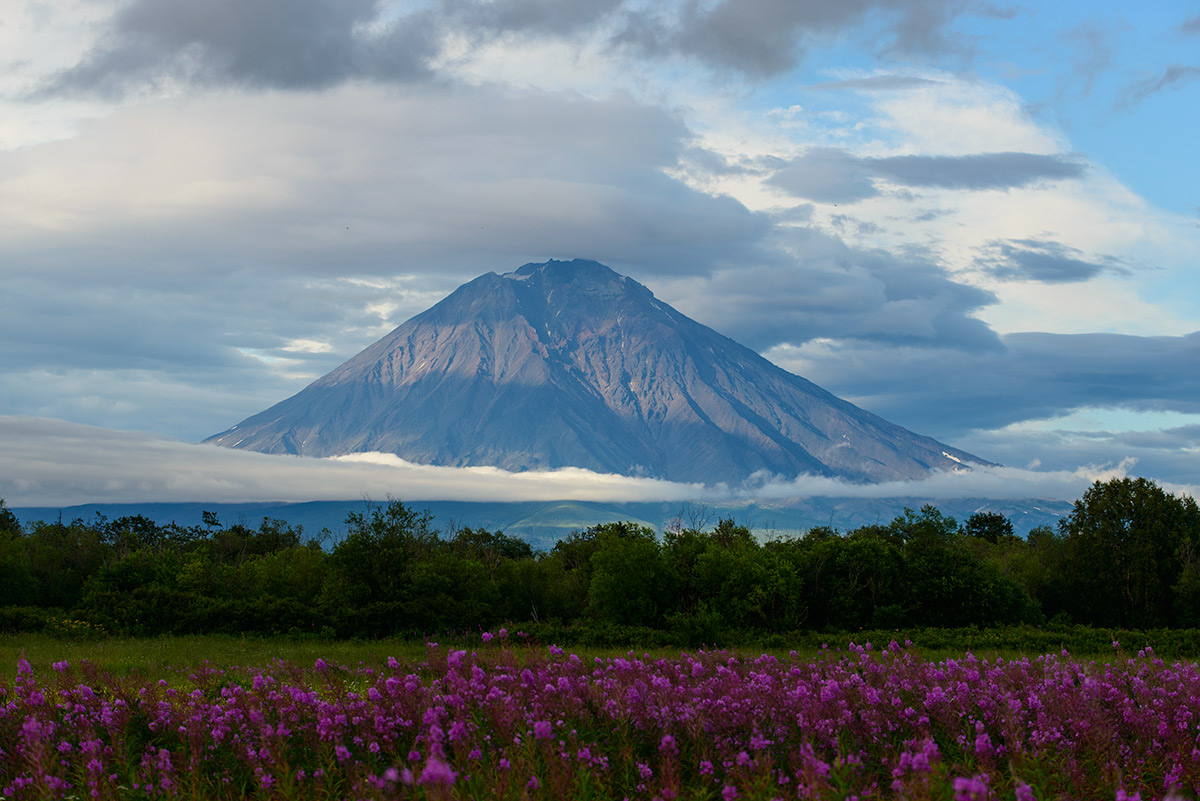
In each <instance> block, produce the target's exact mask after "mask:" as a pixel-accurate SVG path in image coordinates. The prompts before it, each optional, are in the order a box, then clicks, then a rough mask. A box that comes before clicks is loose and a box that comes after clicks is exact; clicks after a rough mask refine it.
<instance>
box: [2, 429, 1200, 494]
mask: <svg viewBox="0 0 1200 801" xmlns="http://www.w3.org/2000/svg"><path fill="white" fill-rule="evenodd" d="M0 440H2V441H3V442H4V443H5V447H4V448H3V450H0V498H3V499H4V500H5V502H6V503H7V504H8V505H9V506H70V505H77V504H83V503H120V502H124V503H137V502H152V501H153V502H185V501H208V502H212V503H227V502H239V501H312V500H354V499H356V498H361V497H385V496H394V497H398V498H404V499H411V500H421V501H433V500H462V501H522V500H524V501H550V500H586V501H685V500H701V501H712V502H718V501H727V500H728V501H737V500H751V499H755V498H757V499H763V500H770V499H778V498H785V497H786V498H792V497H810V496H812V497H854V498H902V497H921V498H931V499H935V500H936V499H949V498H968V497H969V498H991V499H1008V500H1011V499H1028V498H1041V499H1048V500H1073V499H1075V498H1077V497H1079V496H1080V495H1081V494H1082V492H1083V491H1084V490H1085V489H1086V488H1087V487H1088V486H1089V484H1090V483H1091V482H1092V481H1095V480H1104V479H1107V478H1111V477H1119V476H1124V475H1126V473H1127V472H1128V470H1129V468H1130V467H1131V466H1132V464H1131V463H1130V462H1128V461H1125V462H1121V463H1119V464H1116V465H1101V466H1095V467H1082V468H1077V469H1073V470H1057V471H1046V472H1039V471H1032V470H1020V469H1015V468H1004V467H997V468H975V469H972V470H969V471H968V470H964V471H960V472H953V473H936V474H934V475H933V476H931V477H930V478H928V479H926V480H923V481H907V482H889V483H885V484H874V485H862V484H852V483H848V482H845V481H840V480H837V479H829V478H819V477H813V476H801V477H799V478H797V479H796V480H794V481H790V482H779V481H772V482H765V483H763V484H761V485H755V486H753V487H750V488H732V489H731V488H726V487H717V488H712V487H708V488H705V487H701V486H699V485H689V484H677V483H672V482H667V481H657V480H653V479H636V478H628V477H624V476H616V475H603V474H597V473H593V472H590V471H588V470H581V469H578V468H568V469H564V470H554V471H548V472H527V473H509V472H506V471H504V470H501V469H499V468H495V467H466V468H453V467H433V466H429V465H416V464H412V463H409V462H405V461H403V460H401V459H399V458H398V457H396V456H394V455H392V454H356V455H353V456H344V457H336V458H332V459H309V458H303V457H294V456H273V455H267V454H261V453H253V452H248V451H238V450H231V449H226V448H219V447H216V446H208V445H192V444H187V443H182V442H176V441H172V440H164V439H160V438H157V437H153V436H150V435H147V434H140V433H131V432H118V431H112V430H110V429H102V428H95V427H91V426H82V425H78V424H74V423H67V422H64V421H61V420H52V419H46V418H36V417H25V416H0ZM1164 486H1165V487H1166V488H1167V489H1169V490H1171V491H1176V492H1179V491H1186V492H1189V493H1191V494H1196V493H1197V490H1198V488H1197V487H1195V486H1181V485H1173V484H1164Z"/></svg>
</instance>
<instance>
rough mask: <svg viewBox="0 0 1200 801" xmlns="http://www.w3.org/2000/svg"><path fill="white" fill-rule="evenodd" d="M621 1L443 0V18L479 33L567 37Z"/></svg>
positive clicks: (598, 20)
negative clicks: (444, 15) (445, 17)
mask: <svg viewBox="0 0 1200 801" xmlns="http://www.w3.org/2000/svg"><path fill="white" fill-rule="evenodd" d="M624 5H625V0H445V2H444V3H443V6H444V8H445V12H446V16H447V17H448V18H450V19H451V20H453V21H455V22H456V23H458V24H459V25H461V26H462V27H463V28H465V29H466V30H468V31H474V32H476V33H479V34H493V35H494V34H505V33H520V34H525V35H543V36H570V35H572V34H576V33H579V32H581V31H585V30H587V29H589V28H592V27H594V26H596V25H598V24H599V23H601V22H603V21H604V20H605V19H606V18H608V17H611V16H613V15H614V14H615V13H616V12H617V11H618V10H620V9H621V8H622V7H623V6H624Z"/></svg>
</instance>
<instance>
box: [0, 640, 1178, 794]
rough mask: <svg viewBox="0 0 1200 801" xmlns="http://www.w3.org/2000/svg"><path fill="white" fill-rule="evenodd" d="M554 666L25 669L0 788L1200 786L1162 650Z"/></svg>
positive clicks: (851, 654) (483, 790)
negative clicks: (1095, 657) (1124, 655)
mask: <svg viewBox="0 0 1200 801" xmlns="http://www.w3.org/2000/svg"><path fill="white" fill-rule="evenodd" d="M558 650H559V653H557V654H556V653H554V652H553V651H552V650H550V649H547V650H546V651H541V650H536V649H531V650H530V651H528V652H525V653H523V654H522V655H521V656H520V657H519V658H516V657H514V656H513V654H512V652H511V651H510V650H508V649H506V648H500V647H497V648H492V649H489V650H488V651H486V653H484V654H482V655H481V654H475V653H469V652H467V651H460V650H451V651H450V652H449V653H447V652H443V651H437V652H434V651H433V649H430V651H428V652H427V656H426V657H425V661H424V662H421V663H419V664H416V663H414V664H409V663H405V662H402V661H400V660H396V659H395V658H394V657H393V658H391V659H389V660H388V663H387V664H388V667H387V669H386V670H383V671H379V670H374V669H372V668H370V667H369V666H365V665H361V664H360V665H359V666H358V667H357V668H348V667H340V666H333V665H331V664H329V663H326V662H325V661H324V660H320V662H319V663H314V665H313V667H312V668H309V669H304V668H300V667H297V666H291V665H286V664H283V663H279V664H278V665H276V666H275V667H273V668H272V669H270V670H256V671H238V670H233V669H229V670H218V669H215V668H211V667H205V668H202V669H199V670H196V671H195V672H193V673H190V674H188V673H181V674H180V675H179V676H177V677H176V678H175V679H173V680H171V681H159V680H155V681H152V682H145V681H142V680H140V679H137V678H136V677H120V678H114V677H103V678H97V677H95V676H94V675H92V674H85V675H88V679H87V683H86V684H84V683H77V682H76V680H75V679H74V678H73V677H72V674H71V668H70V667H69V666H67V667H65V668H64V669H63V670H58V669H57V667H56V668H55V672H54V673H50V671H46V673H45V674H41V673H38V672H35V671H34V670H33V669H32V667H30V666H28V662H27V661H26V662H25V664H20V663H19V664H18V672H17V676H16V680H15V681H13V680H11V679H9V680H8V681H7V683H6V679H5V677H3V676H0V744H3V745H2V746H0V747H3V749H4V752H3V753H0V794H2V795H4V796H5V798H12V799H14V801H15V800H16V799H22V800H23V799H33V798H42V797H66V796H77V797H81V798H85V797H92V798H103V799H115V798H120V797H123V796H122V794H123V793H124V794H128V793H130V792H135V793H137V794H139V795H141V796H143V797H150V796H153V797H154V798H159V797H164V798H171V797H176V796H188V797H213V796H216V797H231V796H236V795H237V793H238V792H239V790H238V789H236V788H245V790H244V791H246V792H261V793H263V794H264V795H269V794H287V795H288V796H289V797H294V798H296V799H310V798H311V799H317V798H322V799H323V798H329V797H353V798H363V799H377V798H380V797H381V794H387V793H392V794H394V793H395V792H397V791H398V789H397V788H399V785H401V784H413V783H414V780H413V774H414V773H416V774H418V779H417V782H419V783H421V784H422V786H423V787H424V788H425V789H424V790H422V791H420V792H423V793H426V794H428V795H430V796H438V797H446V796H448V795H449V794H450V793H451V790H449V789H448V788H450V787H451V786H452V787H453V794H454V795H457V796H461V797H481V796H487V795H489V794H494V795H507V796H512V797H516V796H519V795H520V794H521V792H532V789H530V790H527V791H526V790H522V782H521V780H520V779H519V778H517V777H521V776H529V777H530V778H532V779H534V780H535V781H536V782H537V787H538V789H539V792H544V793H548V794H552V795H554V796H555V797H571V796H572V795H574V794H579V793H580V792H582V788H583V785H582V784H580V782H584V781H586V782H588V785H587V787H588V788H589V789H588V790H587V791H588V792H591V793H593V794H595V795H598V796H600V797H611V798H621V797H624V796H629V797H644V798H651V797H654V796H658V797H661V798H664V799H668V798H683V797H690V795H692V794H693V793H692V791H693V790H696V791H697V792H701V793H707V794H708V795H709V796H710V797H711V796H713V795H717V794H718V793H717V791H718V789H719V790H720V791H721V793H720V794H721V795H724V792H725V788H727V787H728V788H732V791H733V792H736V793H738V794H739V796H743V797H750V798H756V799H757V798H760V797H761V798H767V797H769V796H770V790H768V789H767V788H784V787H786V788H787V792H786V793H785V794H784V795H785V796H786V797H788V798H798V799H812V798H820V797H852V796H860V797H873V798H890V797H896V798H900V797H906V798H930V797H945V796H949V797H955V798H956V799H964V801H966V800H968V799H970V800H973V801H978V799H983V798H992V797H995V798H1009V799H1012V798H1016V799H1017V801H1028V799H1030V798H1032V797H1033V795H1034V789H1033V788H1032V787H1030V786H1029V785H1027V784H1025V783H1024V782H1021V781H1019V779H1018V778H1017V775H1018V774H1017V772H1018V771H1019V772H1020V773H1019V775H1022V776H1030V775H1041V776H1052V778H1051V779H1048V780H1045V781H1050V782H1051V784H1052V785H1053V786H1048V785H1046V784H1045V781H1042V783H1041V785H1040V786H1039V787H1038V793H1039V794H1040V795H1042V796H1043V797H1075V798H1101V797H1111V795H1112V794H1113V793H1114V792H1116V790H1115V789H1114V788H1112V787H1111V786H1109V785H1104V784H1102V783H1099V782H1100V781H1101V780H1100V779H1098V778H1097V777H1098V776H1100V775H1107V776H1122V777H1123V780H1124V782H1125V786H1124V788H1122V790H1121V791H1120V793H1119V794H1118V797H1121V798H1124V799H1125V801H1131V799H1133V798H1135V797H1138V798H1140V797H1146V798H1151V797H1153V798H1161V797H1163V793H1164V792H1166V793H1168V794H1169V793H1172V792H1176V791H1180V790H1182V791H1185V792H1190V791H1192V789H1193V788H1196V787H1198V786H1200V747H1198V746H1200V708H1197V709H1194V708H1193V707H1195V699H1196V698H1197V697H1200V668H1197V666H1196V665H1194V664H1192V663H1177V664H1168V663H1164V661H1163V660H1161V659H1159V658H1158V657H1157V656H1156V655H1155V654H1154V653H1153V651H1151V650H1149V649H1143V651H1142V655H1141V656H1139V657H1137V658H1130V659H1129V660H1121V664H1099V665H1097V664H1095V663H1091V662H1083V661H1079V660H1074V659H1071V658H1069V657H1067V656H1059V655H1051V656H1044V657H1038V658H1036V659H1025V658H1023V659H1013V660H1000V659H997V660H989V659H981V658H977V657H975V656H972V655H970V654H967V655H964V657H963V658H961V659H949V660H944V661H941V662H926V661H924V660H923V659H922V658H920V657H919V656H918V655H916V654H914V653H912V652H909V651H906V650H905V649H904V648H902V647H900V646H898V645H895V644H889V646H888V648H887V649H886V652H885V651H883V650H882V649H868V648H866V647H861V648H860V647H857V646H854V647H851V648H848V649H844V650H843V651H841V652H834V651H826V652H824V653H823V654H822V655H821V656H819V657H817V658H815V659H803V658H801V657H799V656H793V657H790V658H787V659H777V658H775V657H773V656H763V657H751V656H745V655H738V654H732V653H729V652H722V651H713V652H698V653H695V654H690V655H683V656H681V657H679V658H677V659H655V658H651V657H649V656H646V655H641V656H639V655H638V654H636V653H634V652H630V653H627V654H625V655H624V656H621V657H615V658H602V657H597V658H595V659H591V660H587V661H584V660H581V659H579V658H578V657H577V656H574V655H565V654H563V653H562V652H561V649H558ZM89 685H90V686H89ZM935 742H941V743H943V744H944V745H945V746H946V747H947V748H948V749H949V750H950V751H951V752H952V753H953V756H950V757H946V758H945V760H944V759H943V756H942V753H941V752H939V749H938V748H937V746H936V744H935ZM148 743H153V746H152V747H151V746H149V745H148ZM1063 754H1070V755H1072V756H1071V757H1069V758H1065V759H1064V758H1063V756H1062V755H1063ZM405 755H407V757H408V758H407V761H406V760H405V758H404V757H405ZM423 755H427V758H426V757H425V756H423ZM485 755H486V756H485ZM1075 755H1078V756H1075ZM405 764H407V766H408V767H403V768H402V767H401V766H403V765H405ZM951 771H954V772H951ZM960 773H965V774H967V775H968V776H969V777H970V778H966V777H962V776H961V775H959V776H958V778H955V776H956V774H960ZM583 777H586V779H585V778H583ZM1130 777H1134V778H1132V779H1131V778H1130ZM1139 777H1149V778H1146V779H1144V780H1140V782H1139ZM135 786H136V788H137V789H136V790H135V789H133V788H135ZM333 788H337V789H336V790H335V789H333ZM385 788H390V789H385ZM493 788H494V789H495V792H494V793H493V792H491V790H492V789H493ZM505 788H507V789H505ZM399 791H400V792H408V791H407V790H403V789H399ZM777 792H778V791H777ZM764 793H765V794H764ZM1168 797H1170V796H1168Z"/></svg>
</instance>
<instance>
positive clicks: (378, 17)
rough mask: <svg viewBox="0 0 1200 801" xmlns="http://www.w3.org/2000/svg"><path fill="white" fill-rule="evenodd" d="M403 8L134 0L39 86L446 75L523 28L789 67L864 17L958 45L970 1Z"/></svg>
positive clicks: (751, 66) (116, 92)
mask: <svg viewBox="0 0 1200 801" xmlns="http://www.w3.org/2000/svg"><path fill="white" fill-rule="evenodd" d="M398 8H400V6H399V5H395V4H388V3H383V2H380V0H212V1H211V2H208V3H205V4H204V5H203V7H200V6H197V5H195V4H194V3H188V2H187V1H186V0H132V2H130V3H128V4H126V5H124V6H121V7H120V8H118V10H117V11H116V12H115V13H114V14H113V15H112V17H111V18H110V19H109V20H107V24H104V25H102V26H100V30H101V31H102V33H101V35H100V37H99V38H98V40H97V41H96V42H95V44H94V45H93V46H92V47H91V49H90V50H89V51H88V52H87V53H86V54H85V55H84V56H83V58H82V59H81V60H80V61H79V62H78V63H77V64H75V65H73V66H71V67H69V68H67V69H64V70H62V71H60V72H59V73H58V74H57V75H56V76H55V77H54V79H53V80H51V81H50V82H49V83H47V84H46V85H45V86H44V87H43V88H42V91H41V92H40V96H42V97H55V96H60V95H63V94H67V95H70V94H84V95H99V96H102V97H110V98H112V97H123V96H126V95H128V94H131V93H132V94H141V93H150V94H157V93H163V92H166V93H170V92H173V91H176V90H178V89H179V88H181V87H212V86H236V87H244V88H258V89H262V88H270V89H281V90H289V91H294V90H313V89H317V90H320V89H326V88H329V87H333V86H337V85H339V84H342V83H345V82H348V81H360V80H369V81H381V82H386V83H414V82H415V83H420V82H428V81H439V82H448V81H450V80H451V78H450V77H449V76H450V75H451V74H453V68H452V66H453V64H452V63H453V61H454V60H455V58H456V55H455V54H456V52H457V51H458V50H461V48H462V47H463V43H464V42H469V43H470V45H471V46H475V47H478V46H481V45H487V44H490V43H493V42H495V43H506V44H507V43H511V40H513V39H514V38H517V39H520V40H523V41H526V42H529V41H537V40H544V41H555V42H564V43H568V44H570V45H571V46H576V47H579V46H582V45H583V44H584V43H585V42H588V41H593V42H594V41H597V40H600V41H605V42H607V46H608V47H609V48H610V49H615V50H617V51H619V52H621V53H623V54H627V55H628V54H633V55H636V56H638V57H641V58H644V59H648V60H650V61H658V60H662V59H674V58H679V57H683V58H687V59H691V60H694V61H697V62H699V63H701V64H704V65H705V66H707V67H709V68H711V69H713V70H715V71H718V72H733V73H735V74H738V75H740V76H743V77H748V78H751V79H755V80H759V79H763V78H768V77H770V76H773V75H778V74H780V73H781V72H784V71H786V70H787V69H789V68H791V67H792V66H793V65H794V64H795V63H796V62H797V60H798V59H799V58H800V57H801V56H802V54H803V50H804V48H805V46H806V45H807V44H809V43H812V42H814V41H817V40H821V39H823V38H830V37H834V36H837V35H839V34H842V33H845V32H847V31H850V30H853V29H856V28H860V27H870V28H871V30H870V32H869V35H870V36H871V37H872V39H873V41H876V42H879V43H881V44H880V47H881V49H883V50H886V51H888V52H892V53H897V54H902V55H903V54H910V53H928V52H934V51H947V50H952V49H954V48H955V47H956V44H955V43H954V41H953V40H951V39H949V38H948V37H946V36H945V35H944V31H945V29H946V27H947V26H948V25H949V23H950V22H951V21H952V20H953V19H954V18H955V17H957V16H958V15H959V14H961V13H962V11H963V6H962V4H961V3H958V2H953V0H922V1H921V2H916V3H910V2H904V3H902V2H899V1H898V0H851V2H835V1H834V0H817V1H816V2H806V3H792V2H787V1H786V0H738V2H731V0H722V1H721V2H717V3H715V4H701V3H699V2H696V1H695V0H679V1H678V2H671V3H663V4H658V5H655V6H652V8H653V10H647V8H646V7H644V6H643V5H641V4H636V3H632V2H629V1H628V0H486V1H485V0H434V1H433V2H430V3H426V4H419V5H418V7H417V8H416V10H412V11H408V12H397V9H398ZM879 21H883V28H882V31H880V30H879V29H878V26H877V25H876V23H877V22H879Z"/></svg>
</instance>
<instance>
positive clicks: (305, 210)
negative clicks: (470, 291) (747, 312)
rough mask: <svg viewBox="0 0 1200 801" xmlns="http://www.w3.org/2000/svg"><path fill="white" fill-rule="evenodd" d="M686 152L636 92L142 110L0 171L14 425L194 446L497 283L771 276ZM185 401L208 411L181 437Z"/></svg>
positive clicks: (740, 222) (674, 128)
mask: <svg viewBox="0 0 1200 801" xmlns="http://www.w3.org/2000/svg"><path fill="white" fill-rule="evenodd" d="M691 148H693V145H692V143H691V142H690V137H689V132H688V129H687V128H686V127H685V126H684V125H683V124H682V122H681V121H680V120H679V119H678V118H677V117H676V116H675V115H673V114H672V113H669V112H666V111H662V110H659V109H656V108H654V107H650V106H646V105H643V104H640V103H638V102H635V101H633V100H631V99H630V98H628V97H624V96H620V95H617V96H612V97H608V98H604V99H598V100H590V99H587V98H583V97H580V96H579V95H576V94H572V93H563V94H554V93H542V92H533V91H531V92H516V91H501V90H498V89H496V88H495V87H481V88H478V89H474V88H468V87H459V88H457V89H453V90H447V89H441V90H437V91H434V90H432V89H428V90H427V89H425V88H413V89H409V90H404V91H403V92H396V91H394V90H389V89H386V88H384V87H379V86H354V87H343V88H338V89H331V90H328V91H326V92H324V93H322V94H320V95H303V94H291V93H274V92H271V93H262V94H253V95H249V96H239V95H230V94H224V93H221V94H214V95H202V96H198V97H196V98H194V99H193V100H190V101H188V102H186V103H175V102H156V103H147V104H142V105H139V106H134V107H129V108H125V109H121V110H118V111H116V112H115V113H113V114H112V115H111V116H109V117H107V118H105V119H102V120H97V121H94V122H92V123H89V124H88V125H87V127H86V129H85V131H84V135H81V136H79V137H77V138H74V139H70V140H65V141H59V142H51V143H46V144H42V145H39V146H36V147H27V148H21V149H19V150H14V151H8V152H0V172H2V173H3V175H4V176H5V178H4V180H3V181H0V262H3V264H4V269H5V288H4V304H5V313H4V314H3V315H0V369H3V370H4V373H5V376H6V379H5V381H4V382H2V384H0V404H3V405H0V408H2V409H4V410H5V411H8V412H22V413H36V414H41V415H47V416H59V417H65V418H71V419H77V420H82V421H86V422H97V423H100V422H102V423H103V424H105V425H113V426H116V427H119V428H146V429H151V430H158V431H162V432H163V433H168V432H169V433H172V434H174V435H176V436H184V437H189V438H192V437H194V438H195V439H200V438H202V437H204V436H207V435H208V434H211V433H212V432H214V431H219V430H222V429H224V428H226V427H227V426H228V425H229V424H230V423H232V422H234V421H236V420H239V419H242V418H243V417H245V416H247V415H248V414H250V413H253V412H255V411H258V410H259V409H261V408H264V407H265V406H267V405H270V403H273V402H275V401H277V400H279V399H280V398H282V397H286V396H287V395H290V394H292V393H294V392H296V391H298V390H299V389H300V388H301V387H302V386H303V385H304V384H305V383H307V382H308V381H309V380H311V379H312V378H314V377H316V376H318V375H321V374H323V373H325V372H327V371H328V370H330V369H332V368H333V367H334V366H336V365H337V364H339V363H340V362H341V361H342V360H344V359H345V358H348V357H349V356H351V355H353V354H354V353H356V352H357V351H358V350H361V349H362V348H363V347H366V346H367V345H368V344H370V343H371V342H373V341H375V340H376V339H378V338H379V337H381V336H383V335H384V334H385V333H387V332H388V331H389V330H391V328H394V327H395V326H397V325H399V324H400V323H401V322H403V321H404V320H405V319H407V318H408V317H409V316H411V315H413V314H416V313H418V312H420V311H423V310H424V309H425V308H427V307H428V306H430V305H432V304H433V303H434V302H436V301H437V300H439V299H440V298H441V297H443V296H445V295H446V294H448V293H449V292H450V291H452V290H453V289H454V288H455V287H456V286H457V285H459V284H460V283H462V282H464V281H466V280H469V279H471V278H474V277H476V276H478V275H480V274H482V273H485V272H488V271H490V270H499V271H507V270H511V269H514V268H515V267H517V266H519V265H520V264H523V263H525V262H529V261H541V260H544V259H546V258H549V257H555V258H572V257H576V256H580V257H588V258H594V259H598V260H600V261H603V262H605V263H607V264H610V265H611V266H613V267H614V268H616V269H619V270H622V271H625V272H631V273H633V274H634V277H635V278H639V279H643V280H644V279H646V278H647V277H648V276H653V275H656V274H658V275H672V274H676V275H677V274H706V273H708V272H711V271H712V270H713V269H715V268H716V267H717V265H719V264H723V263H727V262H751V263H752V262H754V261H756V260H758V259H759V258H760V253H759V251H760V249H761V246H762V241H763V238H764V237H765V236H766V234H767V233H768V232H769V230H770V227H771V225H772V221H771V220H770V218H769V217H767V216H766V215H758V214H754V213H751V212H750V211H748V210H747V209H746V208H745V207H744V206H742V205H741V204H739V203H738V202H736V201H734V200H732V199H730V198H728V197H713V196H711V195H708V194H705V193H703V192H700V191H697V190H694V189H691V188H689V187H688V186H686V185H685V184H684V183H682V182H681V181H679V180H676V179H674V178H671V177H670V176H668V175H667V174H665V171H666V170H667V169H669V168H671V167H673V166H674V165H675V164H676V163H677V162H678V160H679V158H680V157H681V154H682V153H683V152H684V151H685V150H689V149H691ZM117 187H119V188H120V191H115V188H117ZM296 340H314V341H319V342H323V343H326V344H327V347H326V348H323V349H318V350H316V351H312V350H309V351H298V350H296V349H294V348H291V347H290V343H292V342H294V341H296ZM156 376H157V378H156ZM156 381H157V386H156ZM189 384H191V385H194V386H195V387H196V389H195V395H196V397H197V398H204V399H205V401H206V402H205V403H202V404H200V409H199V411H196V412H193V413H191V414H183V415H182V419H183V421H184V422H185V426H184V427H182V428H176V427H174V426H175V425H177V424H178V423H179V422H180V420H181V413H180V412H179V410H178V405H177V404H178V402H179V400H180V398H181V397H186V386H187V385H189ZM131 386H137V387H138V390H139V391H138V393H137V395H136V397H135V398H134V399H132V401H123V400H122V399H121V393H122V388H126V389H127V388H129V387H131ZM239 388H240V390H239ZM239 391H240V392H241V394H242V395H243V397H244V400H243V401H242V405H241V408H237V409H232V408H231V405H232V403H233V401H234V399H235V395H236V393H238V392H239ZM156 396H157V400H156ZM218 396H219V397H218ZM85 398H86V399H88V401H87V403H88V404H90V406H88V405H85V403H84V400H83V399H85ZM264 400H265V401H267V402H266V403H264V402H263V401H264ZM209 401H211V402H209ZM89 409H90V411H89ZM85 413H86V415H87V416H83V417H80V416H77V415H79V414H85ZM156 415H157V416H159V417H158V418H156Z"/></svg>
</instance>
